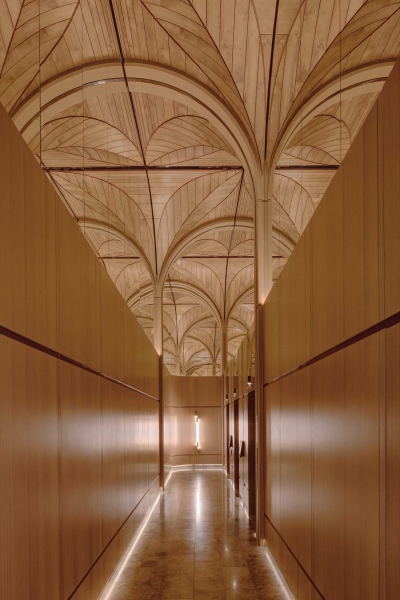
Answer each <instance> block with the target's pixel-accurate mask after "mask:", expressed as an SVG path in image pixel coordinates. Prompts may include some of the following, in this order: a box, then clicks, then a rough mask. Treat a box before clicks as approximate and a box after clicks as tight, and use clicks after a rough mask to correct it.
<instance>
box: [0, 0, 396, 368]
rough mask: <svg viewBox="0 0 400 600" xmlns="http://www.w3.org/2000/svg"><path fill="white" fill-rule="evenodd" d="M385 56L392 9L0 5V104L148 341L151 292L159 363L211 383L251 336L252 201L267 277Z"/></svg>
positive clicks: (380, 75) (353, 5) (385, 5)
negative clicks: (261, 230) (264, 228)
mask: <svg viewBox="0 0 400 600" xmlns="http://www.w3.org/2000/svg"><path fill="white" fill-rule="evenodd" d="M399 44H400V3H399V2H396V1H392V0H368V1H364V0H329V2H326V0H298V1H293V0H279V1H278V0H102V1H95V0H66V1H65V2H60V1H59V0H46V2H43V1H39V0H35V1H34V2H32V0H4V2H3V3H2V5H1V7H0V101H1V102H2V104H3V105H4V106H5V107H6V109H7V110H8V112H9V113H10V115H11V116H12V118H13V120H14V122H15V124H16V126H17V127H18V129H19V130H20V131H21V133H22V135H23V137H24V139H25V140H26V142H27V143H28V144H29V146H30V148H31V150H32V152H33V153H34V155H35V156H36V157H37V159H38V161H39V162H40V164H41V165H42V167H43V169H44V170H45V171H46V173H47V174H48V176H49V178H51V180H52V181H53V183H54V185H55V186H56V187H57V189H58V190H59V192H60V193H61V195H62V197H63V199H64V201H65V204H66V205H67V207H68V208H69V210H70V211H71V214H72V215H73V216H74V218H75V219H76V221H77V223H78V225H79V227H80V228H81V230H82V232H83V234H84V235H85V236H86V238H87V240H88V242H89V243H90V245H91V247H92V248H93V250H94V252H95V253H96V254H97V256H98V257H99V260H100V261H101V262H102V264H103V266H104V268H105V269H106V270H107V272H108V273H109V275H110V277H111V279H112V280H113V282H114V283H115V285H116V286H117V288H118V289H119V291H120V293H121V294H122V296H123V297H124V299H125V300H126V302H127V303H128V305H129V306H130V308H131V310H132V312H133V313H134V314H135V316H136V318H137V319H138V320H139V322H140V323H141V325H142V326H143V328H144V329H145V331H146V333H147V334H148V336H149V337H150V339H153V337H154V327H155V326H156V323H155V311H154V295H153V290H155V289H161V295H162V299H163V311H162V312H163V328H164V332H163V336H162V337H163V343H164V359H165V362H166V364H167V366H168V368H170V369H171V371H173V372H174V373H176V374H183V373H185V374H189V375H194V376H200V375H211V374H218V373H221V368H222V361H221V352H222V330H226V331H227V332H228V348H227V352H228V356H229V357H234V355H235V353H236V351H237V349H238V347H239V345H240V343H241V341H242V339H243V337H244V336H246V335H247V336H248V337H249V339H250V338H251V339H253V337H254V325H253V321H254V298H255V295H254V282H255V277H256V276H257V270H256V268H255V256H257V248H256V249H255V247H254V246H255V227H254V222H255V218H256V213H257V211H256V204H257V203H258V202H261V201H265V200H268V201H269V202H270V206H271V224H270V231H269V237H270V239H268V244H267V246H266V250H265V252H266V253H268V256H267V257H266V258H268V260H270V263H271V265H272V279H273V280H275V279H276V278H277V277H278V276H279V274H280V272H281V271H282V269H283V268H284V266H285V264H286V262H287V260H288V258H289V256H290V254H291V252H292V250H293V248H294V247H295V245H296V243H297V242H298V240H299V238H300V236H301V235H302V233H303V231H304V229H305V227H306V226H307V223H308V222H309V220H310V218H312V215H313V213H314V211H315V209H316V207H317V206H318V203H319V201H320V199H321V198H322V196H323V194H324V192H325V190H326V189H327V187H328V185H329V183H330V181H331V180H332V177H333V176H334V174H335V172H336V170H337V169H338V167H339V166H340V164H341V161H342V160H343V158H344V156H345V154H346V152H347V151H348V149H349V147H350V145H351V143H352V141H353V140H354V138H355V136H356V135H357V132H358V131H359V129H360V127H361V125H362V123H363V121H364V119H365V117H366V116H367V114H368V111H369V110H370V108H371V106H372V104H373V102H374V101H375V99H376V97H377V95H378V94H379V91H380V89H381V88H382V86H383V83H384V81H385V79H386V77H387V76H388V74H389V73H390V70H391V68H392V66H393V64H394V61H395V60H396V58H397V56H398V54H399V48H400V46H399ZM262 260H263V257H261V258H260V256H258V261H259V265H258V269H260V268H262V265H261V266H260V263H261V262H262ZM250 346H252V344H250Z"/></svg>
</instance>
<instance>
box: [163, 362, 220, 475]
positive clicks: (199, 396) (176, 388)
mask: <svg viewBox="0 0 400 600" xmlns="http://www.w3.org/2000/svg"><path fill="white" fill-rule="evenodd" d="M166 371H167V369H165V370H164V382H163V388H164V389H163V399H164V430H165V434H164V435H165V457H164V462H165V470H166V477H167V476H168V474H169V473H170V471H171V467H174V466H178V465H198V464H199V465H217V464H218V465H220V464H222V377H218V376H217V377H177V376H175V375H169V374H167V373H166ZM196 414H197V415H198V417H199V419H200V446H199V448H198V449H197V448H196V435H195V433H196V432H195V416H196Z"/></svg>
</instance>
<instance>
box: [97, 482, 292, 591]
mask: <svg viewBox="0 0 400 600" xmlns="http://www.w3.org/2000/svg"><path fill="white" fill-rule="evenodd" d="M236 598H237V599H239V598H240V600H253V599H262V600H287V598H288V596H287V594H285V593H284V591H283V588H282V585H281V584H280V582H279V580H278V579H277V577H276V575H275V574H274V572H273V569H272V568H271V566H270V564H269V562H268V560H267V556H266V550H265V548H260V547H258V546H257V544H256V540H255V534H254V532H253V530H252V527H251V524H250V523H249V520H248V518H247V516H246V514H245V511H244V509H243V507H242V506H241V504H240V502H239V500H238V499H237V498H235V495H234V491H233V489H232V486H231V484H230V482H229V481H228V480H227V478H226V475H225V473H224V472H223V471H221V470H219V471H218V470H190V471H176V472H174V473H173V475H172V476H171V478H170V479H169V481H168V484H167V487H166V491H165V492H164V493H163V494H162V495H161V498H160V501H159V507H157V509H156V510H154V512H153V514H152V515H151V517H150V519H149V521H148V523H147V525H146V526H145V528H144V530H143V533H142V535H141V536H140V538H139V540H138V542H137V544H136V546H135V548H134V552H133V553H132V555H131V557H130V558H129V561H127V564H126V566H125V567H124V570H123V572H122V573H121V576H120V577H119V579H118V582H117V583H116V585H115V586H114V588H113V593H112V594H111V595H110V596H108V599H109V600H160V599H169V600H178V599H181V600H185V599H191V600H192V599H194V600H234V599H236Z"/></svg>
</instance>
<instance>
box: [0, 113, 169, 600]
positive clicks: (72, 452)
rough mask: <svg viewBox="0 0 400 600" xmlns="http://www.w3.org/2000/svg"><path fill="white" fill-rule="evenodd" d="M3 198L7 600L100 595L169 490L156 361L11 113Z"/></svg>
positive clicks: (1, 380) (3, 577)
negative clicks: (162, 458) (162, 463)
mask: <svg viewBox="0 0 400 600" xmlns="http://www.w3.org/2000/svg"><path fill="white" fill-rule="evenodd" d="M0 190H1V192H0V194H1V198H0V210H1V218H0V253H1V256H2V261H1V264H0V281H1V294H0V371H1V372H0V387H1V390H0V414H1V419H0V477H1V481H2V486H1V489H0V507H1V516H0V531H1V539H2V540H3V541H4V543H2V544H1V550H0V553H1V554H0V596H1V597H2V598H13V599H15V600H19V599H21V600H25V599H26V598H32V600H33V599H38V600H39V599H42V598H52V599H54V600H58V599H66V598H70V597H72V596H73V597H74V598H77V599H78V598H79V599H80V598H82V599H83V598H84V599H85V600H88V599H90V598H93V599H95V598H97V597H98V594H99V592H100V591H101V589H102V587H103V586H104V583H105V581H106V580H107V579H108V577H109V576H110V573H111V572H112V569H113V568H114V566H115V564H116V562H117V560H118V559H119V557H120V555H121V553H122V552H123V550H124V548H125V547H126V545H127V542H128V541H129V539H130V538H131V536H132V535H133V533H134V531H135V529H136V528H137V526H138V525H139V523H140V520H141V519H142V518H143V516H144V514H145V511H146V510H147V508H148V507H149V505H150V504H151V502H152V501H154V499H155V494H156V493H158V490H159V401H158V398H159V375H158V373H159V358H158V356H157V354H156V352H155V350H154V349H153V347H152V345H151V343H150V342H149V340H148V339H147V336H146V334H145V333H144V332H143V330H142V329H141V327H140V326H139V324H138V323H137V321H136V320H135V318H134V317H133V315H132V313H131V312H130V310H129V308H128V306H127V305H126V303H125V302H124V300H123V298H122V297H121V295H120V294H119V293H118V291H117V289H116V288H115V286H114V284H113V282H112V281H111V279H110V278H109V276H108V274H107V273H106V271H105V269H104V268H103V267H102V266H101V265H100V263H99V262H98V260H97V258H96V256H95V254H94V253H93V252H92V250H91V249H90V247H89V245H88V244H87V242H86V241H85V239H84V237H83V235H82V233H81V232H80V230H79V228H78V226H77V224H76V223H75V222H74V220H73V218H72V217H71V215H70V214H69V213H68V211H67V209H66V208H65V206H64V205H63V203H62V201H61V199H60V197H59V196H58V195H57V193H56V191H55V190H54V187H53V186H52V184H51V183H50V181H48V180H47V179H46V176H45V174H44V173H43V171H42V170H41V168H40V166H39V164H37V162H36V160H35V159H34V157H33V156H32V154H31V151H30V150H29V148H28V147H27V146H26V145H25V143H24V142H23V140H22V138H21V136H20V134H19V133H18V132H17V130H16V129H15V127H14V125H13V124H12V122H11V120H10V118H9V117H8V115H7V114H6V113H5V111H4V109H3V108H1V107H0ZM139 349H140V351H139ZM93 567H94V568H93ZM81 582H82V583H81Z"/></svg>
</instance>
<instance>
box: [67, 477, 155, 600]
mask: <svg viewBox="0 0 400 600" xmlns="http://www.w3.org/2000/svg"><path fill="white" fill-rule="evenodd" d="M159 478H160V473H159V474H158V475H157V477H156V478H155V480H154V481H153V483H151V484H150V486H149V489H148V490H147V492H146V493H145V495H144V496H142V498H141V499H140V500H139V502H138V503H137V504H136V506H134V507H133V509H132V510H131V512H130V513H129V515H128V516H127V517H126V519H125V521H124V522H123V523H122V525H121V526H120V527H119V528H118V529H117V531H116V532H115V533H114V535H113V536H112V538H111V540H110V541H109V542H108V544H107V545H106V546H105V547H104V548H103V551H102V552H101V554H99V556H98V557H97V559H96V560H95V561H94V563H93V564H92V566H91V567H90V569H89V570H88V571H87V572H86V573H85V575H84V576H83V577H82V579H81V580H80V582H79V583H78V585H77V586H76V588H75V589H74V590H73V592H72V593H71V594H70V595H69V596H68V598H67V600H72V598H73V596H74V595H75V594H76V592H77V591H78V589H79V588H80V587H81V585H82V583H83V582H84V581H85V579H86V578H87V576H88V575H89V573H90V572H91V571H93V569H94V567H95V566H96V565H97V563H98V562H99V560H100V559H101V557H102V556H103V555H104V553H105V552H106V551H107V549H108V548H109V547H110V546H111V544H112V543H113V541H114V540H115V538H116V537H117V535H118V534H119V532H120V531H121V530H122V529H123V527H125V525H126V524H127V522H128V521H129V519H130V518H131V516H132V515H133V513H134V512H135V510H136V509H137V508H138V506H139V505H140V504H141V503H142V502H143V501H144V499H145V498H146V496H147V495H148V493H149V491H150V490H151V488H152V487H153V485H154V484H155V483H156V481H157V479H159ZM136 533H137V531H136V532H135V534H134V535H133V537H134V536H135V535H136Z"/></svg>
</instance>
